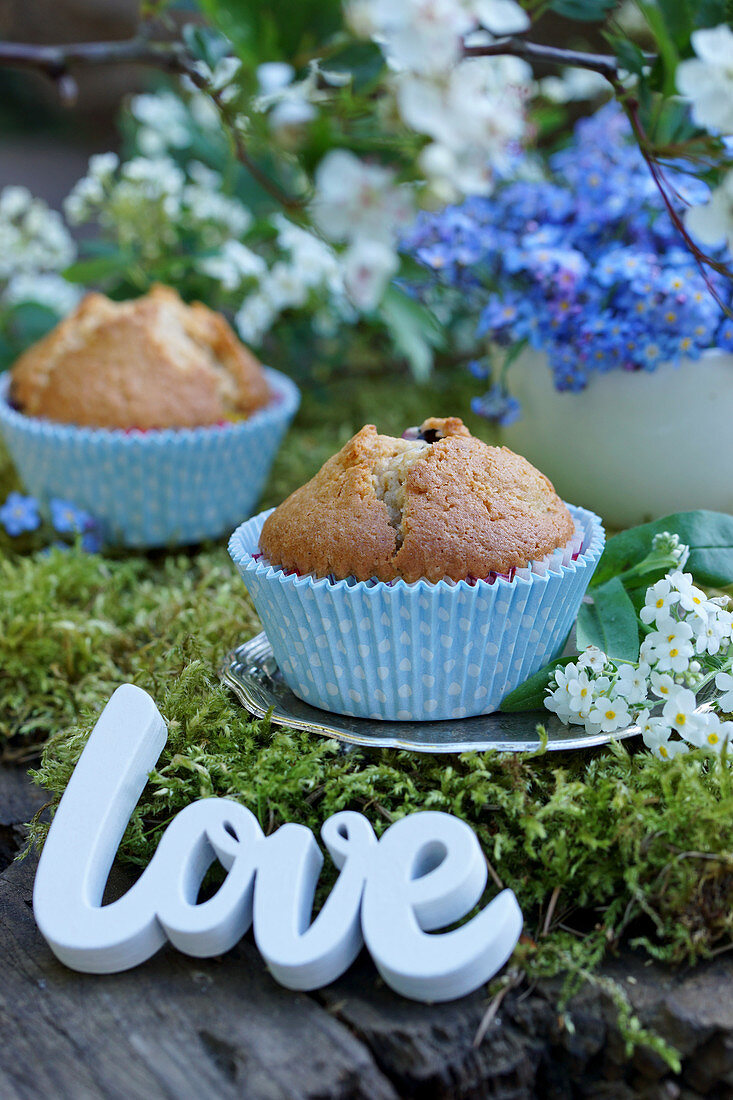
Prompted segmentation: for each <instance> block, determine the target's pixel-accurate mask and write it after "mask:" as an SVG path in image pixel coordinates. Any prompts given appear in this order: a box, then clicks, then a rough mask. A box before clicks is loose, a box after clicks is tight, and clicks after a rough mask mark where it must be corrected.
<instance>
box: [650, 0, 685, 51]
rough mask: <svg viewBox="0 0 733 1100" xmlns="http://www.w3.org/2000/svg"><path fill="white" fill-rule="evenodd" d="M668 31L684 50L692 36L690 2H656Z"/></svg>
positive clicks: (666, 0) (667, 0) (673, 0)
mask: <svg viewBox="0 0 733 1100" xmlns="http://www.w3.org/2000/svg"><path fill="white" fill-rule="evenodd" d="M656 2H657V4H658V6H659V9H660V11H661V12H662V16H663V18H664V22H665V24H666V25H667V29H668V31H669V33H670V35H671V36H672V39H673V40H674V42H675V44H676V45H677V47H678V48H684V47H685V46H686V45H687V43H688V42H689V40H690V35H691V34H692V29H693V23H692V4H691V3H690V0H656Z"/></svg>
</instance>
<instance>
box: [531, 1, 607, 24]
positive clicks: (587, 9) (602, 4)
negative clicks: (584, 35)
mask: <svg viewBox="0 0 733 1100" xmlns="http://www.w3.org/2000/svg"><path fill="white" fill-rule="evenodd" d="M547 6H548V8H549V9H550V11H554V12H557V14H558V15H564V16H565V18H566V19H574V20H575V21H576V22H578V23H600V22H602V21H603V20H604V19H605V18H606V16H607V15H608V13H609V12H610V11H611V9H612V8H615V7H616V0H550V3H549V4H548V5H547Z"/></svg>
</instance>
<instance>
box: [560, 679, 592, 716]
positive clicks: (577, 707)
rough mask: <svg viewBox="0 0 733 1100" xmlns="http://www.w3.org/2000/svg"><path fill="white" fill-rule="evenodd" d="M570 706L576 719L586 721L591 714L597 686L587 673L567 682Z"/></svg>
mask: <svg viewBox="0 0 733 1100" xmlns="http://www.w3.org/2000/svg"><path fill="white" fill-rule="evenodd" d="M566 690H567V693H568V699H569V701H568V706H569V708H570V713H571V714H572V716H573V717H574V718H576V719H577V718H580V719H585V718H587V717H588V715H589V714H590V709H591V706H592V705H593V701H594V698H595V685H594V683H593V681H592V680H591V679H590V678H589V677H588V674H587V673H586V672H578V674H577V676H574V677H571V678H570V679H568V680H567V684H566Z"/></svg>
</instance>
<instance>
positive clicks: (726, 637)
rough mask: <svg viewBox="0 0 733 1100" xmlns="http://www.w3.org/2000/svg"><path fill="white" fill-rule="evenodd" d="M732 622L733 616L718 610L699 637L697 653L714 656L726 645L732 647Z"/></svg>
mask: <svg viewBox="0 0 733 1100" xmlns="http://www.w3.org/2000/svg"><path fill="white" fill-rule="evenodd" d="M732 621H733V616H732V615H731V613H730V612H729V611H725V610H722V609H718V610H717V611H716V613H715V615H714V616H711V617H710V618H709V619H708V621H707V623H706V624H705V626H704V629H703V630H701V631H700V632H699V633H698V635H697V640H696V642H695V649H696V650H697V652H698V653H709V654H710V655H711V656H714V655H715V654H716V653H718V652H719V651H720V648H721V646H722V645H723V644H724V643H725V644H726V645H730V641H731V623H732Z"/></svg>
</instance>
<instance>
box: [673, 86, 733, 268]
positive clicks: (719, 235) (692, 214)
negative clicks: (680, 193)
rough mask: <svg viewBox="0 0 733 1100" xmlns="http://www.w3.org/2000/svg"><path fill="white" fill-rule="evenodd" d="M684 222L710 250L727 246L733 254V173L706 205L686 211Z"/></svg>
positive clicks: (727, 175)
mask: <svg viewBox="0 0 733 1100" xmlns="http://www.w3.org/2000/svg"><path fill="white" fill-rule="evenodd" d="M731 110H733V108H731ZM684 220H685V226H686V227H687V229H688V230H689V232H690V233H691V234H692V236H693V237H695V238H696V239H697V240H698V241H700V242H701V243H702V244H704V245H707V246H708V247H710V248H716V247H717V246H718V245H722V244H727V246H728V250H729V251H730V252H733V171H731V172H728V173H727V174H726V175H725V176H724V177H723V180H722V182H721V183H720V184H719V186H718V187H716V188H715V190H714V191H713V192H712V193H711V195H710V197H709V199H708V201H707V202H706V203H703V204H702V205H700V206H691V207H690V208H689V209H688V210H686V211H685V218H684Z"/></svg>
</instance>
